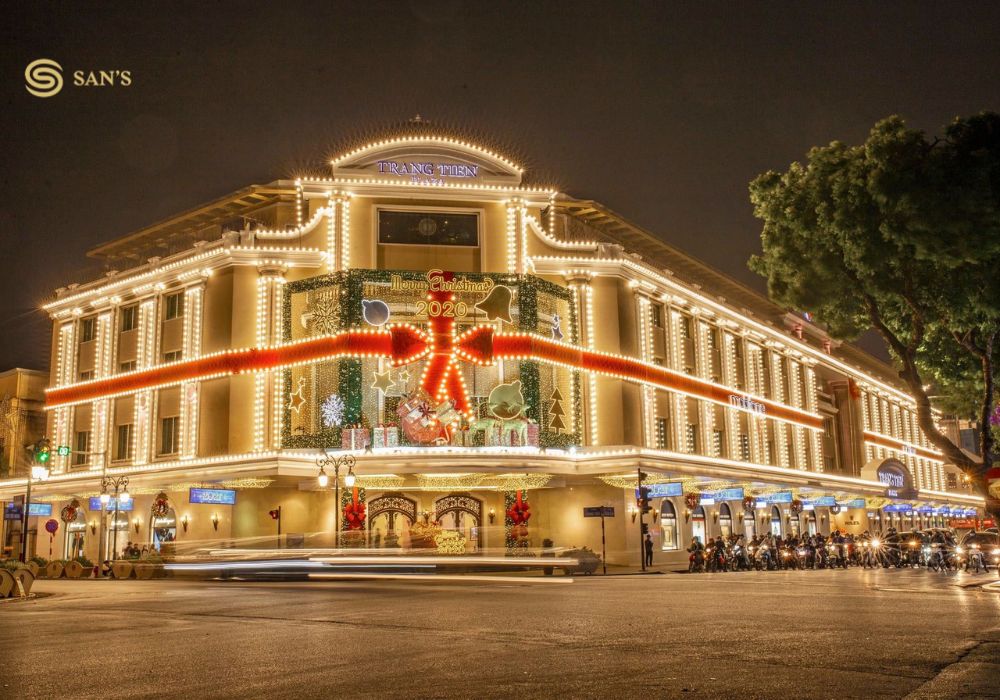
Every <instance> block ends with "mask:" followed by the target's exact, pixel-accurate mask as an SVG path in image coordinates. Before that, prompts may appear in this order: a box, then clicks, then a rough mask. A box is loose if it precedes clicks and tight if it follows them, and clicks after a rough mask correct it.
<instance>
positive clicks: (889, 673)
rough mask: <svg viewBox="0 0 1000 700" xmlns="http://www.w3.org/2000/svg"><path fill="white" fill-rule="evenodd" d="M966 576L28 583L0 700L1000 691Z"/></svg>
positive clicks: (4, 641) (999, 649)
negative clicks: (32, 595) (30, 590)
mask: <svg viewBox="0 0 1000 700" xmlns="http://www.w3.org/2000/svg"><path fill="white" fill-rule="evenodd" d="M971 578H972V577H969V576H966V575H964V574H960V575H950V576H945V575H941V574H933V573H930V572H926V571H874V572H871V571H868V572H866V571H858V570H850V571H808V572H787V573H784V572H771V573H764V572H751V573H738V574H721V575H708V574H701V575H681V574H672V575H669V574H668V575H661V576H621V577H608V578H596V577H595V578H592V579H587V578H580V579H577V580H576V581H575V582H573V583H570V584H562V583H544V584H543V583H537V582H534V581H524V582H513V583H502V584H497V583H471V582H469V583H466V582H459V583H455V582H448V583H444V582H434V583H413V582H390V581H379V582H374V583H372V582H347V583H342V582H322V583H244V582H212V581H205V582H181V581H170V580H165V581H131V582H129V581H66V580H63V581H39V582H38V583H37V584H36V587H35V591H36V592H38V593H41V594H50V595H45V596H44V597H39V598H37V599H35V600H31V601H24V602H17V603H6V604H3V605H0V683H2V688H0V698H52V697H57V696H60V695H63V696H69V697H74V698H93V697H100V698H114V697H157V698H163V697H171V698H222V697H236V696H240V697H266V698H271V699H273V698H286V697H297V698H310V697H320V696H326V697H330V696H332V697H351V698H363V697H390V696H391V697H397V698H411V697H412V698H417V697H419V698H427V697H463V698H464V697H504V698H524V697H530V698H535V697H553V696H561V697H602V698H619V697H650V696H655V697H741V698H751V697H762V698H763V697H782V698H790V697H799V698H855V697H864V698H876V697H892V698H898V697H904V696H910V697H918V698H923V697H948V698H951V697H975V698H981V697H1000V592H996V591H990V590H985V589H982V588H964V587H960V586H958V585H956V584H957V583H961V582H964V581H968V580H970V579H971ZM981 578H982V579H984V580H985V578H986V577H981ZM991 578H993V579H994V580H995V579H996V574H995V573H994V574H991Z"/></svg>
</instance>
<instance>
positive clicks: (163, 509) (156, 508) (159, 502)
mask: <svg viewBox="0 0 1000 700" xmlns="http://www.w3.org/2000/svg"><path fill="white" fill-rule="evenodd" d="M169 511H170V501H168V500H167V494H165V493H161V494H160V495H158V496H157V497H156V498H155V499H154V500H153V507H152V513H153V517H154V518H164V517H166V515H167V513H168V512H169Z"/></svg>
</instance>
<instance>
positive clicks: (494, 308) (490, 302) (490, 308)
mask: <svg viewBox="0 0 1000 700" xmlns="http://www.w3.org/2000/svg"><path fill="white" fill-rule="evenodd" d="M513 298H514V292H513V291H511V289H510V287H505V286H504V285H502V284H498V285H497V286H495V287H493V289H491V290H490V291H489V293H488V294H487V295H486V296H485V297H483V298H482V299H480V300H479V301H478V302H477V303H476V307H475V308H476V309H478V310H479V311H482V312H483V313H484V314H486V320H487V321H503V322H505V323H513V319H512V318H511V315H510V303H511V301H512V300H513Z"/></svg>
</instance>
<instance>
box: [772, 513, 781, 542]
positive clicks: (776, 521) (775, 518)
mask: <svg viewBox="0 0 1000 700" xmlns="http://www.w3.org/2000/svg"><path fill="white" fill-rule="evenodd" d="M771 534H772V535H774V536H775V537H781V510H779V509H778V506H771Z"/></svg>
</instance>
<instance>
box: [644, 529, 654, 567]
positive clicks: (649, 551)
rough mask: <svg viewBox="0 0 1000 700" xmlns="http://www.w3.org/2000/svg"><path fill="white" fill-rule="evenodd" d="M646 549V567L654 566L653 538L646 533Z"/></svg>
mask: <svg viewBox="0 0 1000 700" xmlns="http://www.w3.org/2000/svg"><path fill="white" fill-rule="evenodd" d="M644 545H645V548H646V566H652V565H653V538H652V537H651V536H650V534H649V533H648V532H647V533H646V541H645V543H644Z"/></svg>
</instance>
